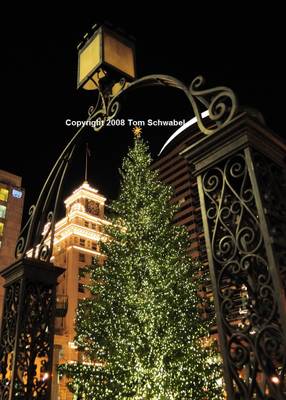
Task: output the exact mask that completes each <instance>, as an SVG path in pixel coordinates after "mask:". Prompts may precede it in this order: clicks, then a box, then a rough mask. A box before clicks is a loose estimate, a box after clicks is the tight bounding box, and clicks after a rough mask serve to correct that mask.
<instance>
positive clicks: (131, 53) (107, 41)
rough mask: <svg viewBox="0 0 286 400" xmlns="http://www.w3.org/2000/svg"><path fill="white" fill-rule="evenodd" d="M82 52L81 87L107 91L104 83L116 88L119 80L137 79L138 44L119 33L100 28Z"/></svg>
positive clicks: (79, 72)
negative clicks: (114, 85)
mask: <svg viewBox="0 0 286 400" xmlns="http://www.w3.org/2000/svg"><path fill="white" fill-rule="evenodd" d="M78 49H79V52H78V75H77V87H78V88H83V89H85V90H94V89H95V87H96V88H98V89H99V90H105V89H106V87H104V86H105V85H103V82H104V81H105V82H108V86H110V85H111V86H112V84H113V81H114V80H118V78H119V79H120V78H122V77H125V78H126V79H128V80H129V81H131V80H134V78H135V48H134V44H133V42H132V41H131V40H128V39H127V38H126V37H124V36H122V35H120V34H119V33H116V32H113V31H111V30H110V29H108V28H107V27H105V26H100V27H99V28H98V29H97V30H96V31H95V32H94V33H93V35H92V36H91V37H90V38H89V39H88V40H87V41H86V43H82V42H81V43H80V44H79V46H78Z"/></svg>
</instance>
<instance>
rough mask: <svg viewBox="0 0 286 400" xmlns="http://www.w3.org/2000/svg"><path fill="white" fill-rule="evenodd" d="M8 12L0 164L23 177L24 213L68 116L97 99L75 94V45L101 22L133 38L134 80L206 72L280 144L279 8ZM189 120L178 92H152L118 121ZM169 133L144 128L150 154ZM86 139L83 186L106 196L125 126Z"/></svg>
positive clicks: (113, 186)
mask: <svg viewBox="0 0 286 400" xmlns="http://www.w3.org/2000/svg"><path fill="white" fill-rule="evenodd" d="M47 4H49V3H47ZM233 4H234V3H233ZM122 7H123V6H122ZM182 7H183V6H181V8H182ZM205 7H207V6H206V5H205ZM234 7H235V4H234ZM10 8H11V9H10V10H9V11H7V12H6V13H5V15H2V20H3V21H4V20H5V23H6V25H5V26H6V28H5V35H4V36H2V60H3V61H2V66H3V67H4V74H3V75H2V90H1V94H2V117H1V130H2V132H1V144H2V145H1V150H2V151H1V163H0V168H1V169H4V170H8V171H10V172H12V173H15V174H18V175H20V176H22V177H23V187H24V188H25V189H26V209H27V207H28V206H29V205H31V204H32V203H33V202H34V201H35V199H36V197H37V195H38V193H39V191H40V189H41V186H42V185H43V183H44V181H45V179H46V177H47V175H48V173H49V170H50V169H51V168H52V166H53V164H54V162H55V161H56V159H57V157H58V156H59V154H60V152H61V151H62V149H63V147H64V146H65V145H66V144H67V143H68V141H69V140H70V139H71V137H72V136H73V134H74V133H75V131H76V128H72V127H67V126H66V125H65V121H66V119H68V118H71V119H74V120H83V119H85V118H86V116H87V109H88V106H89V105H91V104H93V101H94V99H95V95H94V94H93V93H91V92H85V91H78V90H77V89H76V73H77V50H76V45H77V44H78V43H79V42H80V41H81V39H82V37H83V35H84V34H85V33H86V32H87V31H89V30H90V28H91V26H92V25H93V24H94V23H95V22H101V21H103V20H107V21H109V22H110V23H112V24H113V25H115V26H116V27H120V28H122V29H124V30H125V31H127V33H128V34H130V35H132V36H134V37H135V38H136V57H137V75H138V77H142V76H144V75H147V74H151V73H162V74H169V75H173V76H175V77H177V78H179V79H181V80H182V81H184V82H185V83H186V84H189V83H190V82H191V81H192V80H193V79H194V77H195V76H197V75H199V74H202V75H203V76H204V77H205V78H206V87H213V86H218V85H225V86H229V87H231V88H232V89H233V90H234V91H235V92H236V94H237V96H238V99H239V102H240V104H243V105H248V106H252V107H255V108H257V109H259V110H260V111H261V112H262V114H263V115H264V118H265V120H266V123H267V125H268V126H269V127H270V128H271V129H273V130H274V131H275V132H276V133H278V134H279V135H281V136H283V137H284V138H286V132H285V122H284V121H285V117H284V113H285V111H284V110H285V105H284V103H285V101H284V96H285V87H286V85H285V83H286V78H285V71H286V69H285V62H284V57H285V54H284V53H285V44H283V36H285V35H284V34H283V31H284V28H283V25H281V24H280V22H279V21H278V20H277V19H276V17H277V15H278V14H279V10H277V15H275V16H273V17H272V15H271V14H270V13H269V14H268V15H267V17H265V18H264V17H262V16H261V13H260V12H259V13H258V12H257V13H254V14H253V15H250V14H249V10H242V11H243V12H242V14H243V17H238V15H237V14H236V11H235V9H233V10H232V9H230V10H228V11H229V16H228V17H224V16H220V14H219V13H218V15H215V14H212V12H210V13H209V15H206V14H205V10H204V7H202V10H199V11H197V10H194V9H193V11H192V12H187V11H184V10H182V9H178V8H176V7H175V5H174V4H173V7H172V8H170V9H169V10H168V9H165V10H164V12H161V14H156V15H154V13H153V10H152V11H151V9H148V7H147V5H145V6H144V7H143V6H142V5H140V4H139V3H134V7H133V9H132V10H130V11H131V12H132V13H133V15H134V16H133V17H132V18H131V17H127V16H126V14H125V12H124V8H123V9H121V11H120V12H118V13H117V14H116V16H115V17H113V16H112V15H111V13H110V12H109V8H112V5H111V4H109V6H108V7H107V6H106V7H105V8H106V10H105V13H104V12H100V13H99V11H98V10H97V9H96V8H98V4H96V3H95V2H90V3H86V2H81V3H77V4H76V5H75V6H72V5H69V8H68V11H66V12H59V10H57V9H56V8H52V6H46V5H45V3H41V4H40V5H39V6H36V7H33V9H31V10H28V9H24V10H23V12H22V10H20V9H18V8H17V10H16V6H15V10H12V6H10ZM103 8H104V7H103ZM141 8H142V9H141ZM240 11H241V10H240ZM273 23H274V26H272V27H270V25H271V24H272V25H273ZM192 116H193V114H192V110H191V109H190V106H189V104H188V102H187V100H186V99H185V97H184V96H183V94H180V93H178V92H176V91H173V90H171V89H165V88H150V89H142V90H140V91H137V92H136V93H135V92H134V93H132V94H129V95H127V96H126V97H124V99H123V101H122V111H121V113H120V114H119V117H118V118H125V119H126V118H134V119H143V120H144V119H145V120H146V119H147V118H154V119H157V118H160V119H163V120H164V119H167V120H169V119H173V118H176V119H183V118H185V119H189V118H191V117H192ZM173 132H174V128H172V127H164V128H161V129H159V128H153V127H145V128H144V129H143V137H144V138H146V139H147V140H148V142H149V144H150V148H151V151H152V154H153V157H155V156H156V154H157V152H158V150H159V149H160V148H161V147H162V145H163V143H164V142H165V141H166V140H167V139H168V137H169V136H170V135H171V134H172V133H173ZM86 141H87V142H88V143H89V147H90V150H91V158H90V160H89V171H88V180H89V182H90V183H91V184H92V185H95V186H96V187H97V188H98V189H99V190H100V192H101V193H103V194H104V195H106V196H107V197H108V198H112V197H114V196H116V193H117V190H118V182H119V174H118V167H119V165H120V161H121V159H122V156H123V155H124V154H125V153H126V152H127V148H128V145H129V144H130V143H131V141H132V133H131V128H130V127H128V126H127V127H125V128H124V129H119V128H116V127H115V128H106V129H104V130H103V131H101V132H100V133H94V132H93V130H92V129H91V128H86ZM84 147H85V145H84V143H83V146H82V147H81V148H79V149H78V151H77V153H76V155H75V158H74V162H73V164H72V166H71V170H70V172H69V174H68V177H67V179H66V182H65V188H64V196H65V195H66V194H67V193H70V192H71V191H72V190H74V189H75V188H76V187H77V186H78V185H79V184H80V183H82V181H83V180H84V156H85V151H84Z"/></svg>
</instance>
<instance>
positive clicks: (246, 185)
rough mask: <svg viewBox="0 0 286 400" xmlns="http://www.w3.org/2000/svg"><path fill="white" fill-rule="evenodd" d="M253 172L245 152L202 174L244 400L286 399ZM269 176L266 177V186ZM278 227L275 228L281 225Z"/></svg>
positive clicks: (233, 367) (220, 293)
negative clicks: (253, 183)
mask: <svg viewBox="0 0 286 400" xmlns="http://www.w3.org/2000/svg"><path fill="white" fill-rule="evenodd" d="M261 165H264V166H265V165H266V166H265V168H266V170H267V171H269V164H265V161H264V163H263V164H261ZM250 168H251V166H250V165H248V162H247V158H246V155H245V152H244V151H241V152H239V153H237V154H235V155H232V156H230V157H229V158H228V159H227V160H224V161H221V162H220V163H218V164H217V165H216V166H214V167H212V168H210V169H209V170H208V171H207V172H205V173H204V174H203V176H202V191H203V195H204V202H205V212H206V223H207V225H208V235H209V242H210V244H211V247H212V259H213V272H214V275H215V280H216V287H217V293H215V296H217V298H218V303H219V307H220V316H221V320H222V324H223V328H222V329H223V334H224V337H225V340H226V343H227V348H226V349H225V354H226V358H227V362H228V368H229V371H230V374H231V380H232V383H233V385H234V388H235V392H236V393H237V396H240V397H238V398H240V399H243V400H247V399H249V400H250V399H254V398H255V399H260V400H263V399H274V398H275V399H282V398H284V396H285V390H286V388H285V357H286V353H285V343H284V342H285V338H283V335H282V328H281V325H280V323H279V320H280V317H279V309H278V300H277V295H276V293H275V290H274V286H273V281H272V276H271V273H270V267H269V260H268V258H267V254H266V249H265V243H264V236H263V229H262V226H261V221H260V219H259V212H258V206H257V202H256V198H255V194H254V191H253V187H252V184H251V179H250V174H249V170H250ZM265 173H266V172H265V171H264V174H263V173H262V174H261V177H262V179H263V182H264V179H265ZM268 174H269V172H268ZM269 178H270V177H269ZM268 182H269V184H270V182H272V183H271V184H272V185H273V182H274V181H273V179H272V180H271V178H270V179H269V180H268ZM262 187H264V188H265V191H264V194H265V195H266V196H269V194H270V193H275V191H271V190H272V188H270V187H267V185H266V186H265V185H264V186H263V184H262ZM276 202H277V197H276ZM284 202H285V198H284ZM278 204H279V201H278ZM284 204H285V203H284ZM275 209H276V210H277V215H280V216H281V217H282V216H283V215H282V214H283V212H284V211H285V209H284V208H283V207H282V209H281V208H280V209H279V206H278V205H276V207H275V208H273V209H272V210H275ZM281 210H284V211H283V212H282V214H281ZM271 213H272V214H273V213H275V212H274V211H271V212H270V214H271ZM284 221H285V214H284ZM272 223H273V221H271V225H270V226H272V227H275V226H277V224H276V225H275V224H273V225H272ZM278 229H279V228H278ZM284 232H285V230H284ZM268 396H269V397H268Z"/></svg>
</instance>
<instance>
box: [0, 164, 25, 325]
mask: <svg viewBox="0 0 286 400" xmlns="http://www.w3.org/2000/svg"><path fill="white" fill-rule="evenodd" d="M21 184H22V178H21V177H20V176H17V175H14V174H11V173H10V172H7V171H3V170H0V271H2V270H3V269H4V267H6V266H8V265H9V264H12V262H13V261H14V259H15V257H14V251H15V246H16V242H17V239H18V236H19V233H20V229H21V221H22V212H23V205H24V194H25V193H24V189H23V188H22V187H21ZM3 285H4V279H3V278H1V277H0V321H1V316H2V307H3V298H4V288H3Z"/></svg>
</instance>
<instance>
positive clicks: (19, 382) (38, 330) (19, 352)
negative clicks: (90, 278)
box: [0, 259, 63, 400]
mask: <svg viewBox="0 0 286 400" xmlns="http://www.w3.org/2000/svg"><path fill="white" fill-rule="evenodd" d="M62 272H63V269H62V268H59V267H54V265H53V264H50V263H46V262H43V261H39V260H37V261H35V260H34V259H24V260H20V261H17V262H15V263H14V264H12V265H10V266H9V267H7V268H6V269H4V270H3V271H2V273H1V275H2V276H3V277H4V278H5V280H6V283H5V298H4V310H3V320H2V326H1V341H0V377H1V379H0V399H1V400H4V399H5V400H16V399H19V400H20V399H21V400H32V399H41V400H48V399H50V390H51V372H52V355H53V335H54V317H55V299H56V296H55V292H56V283H57V277H58V276H59V275H60V274H61V273H62Z"/></svg>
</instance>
